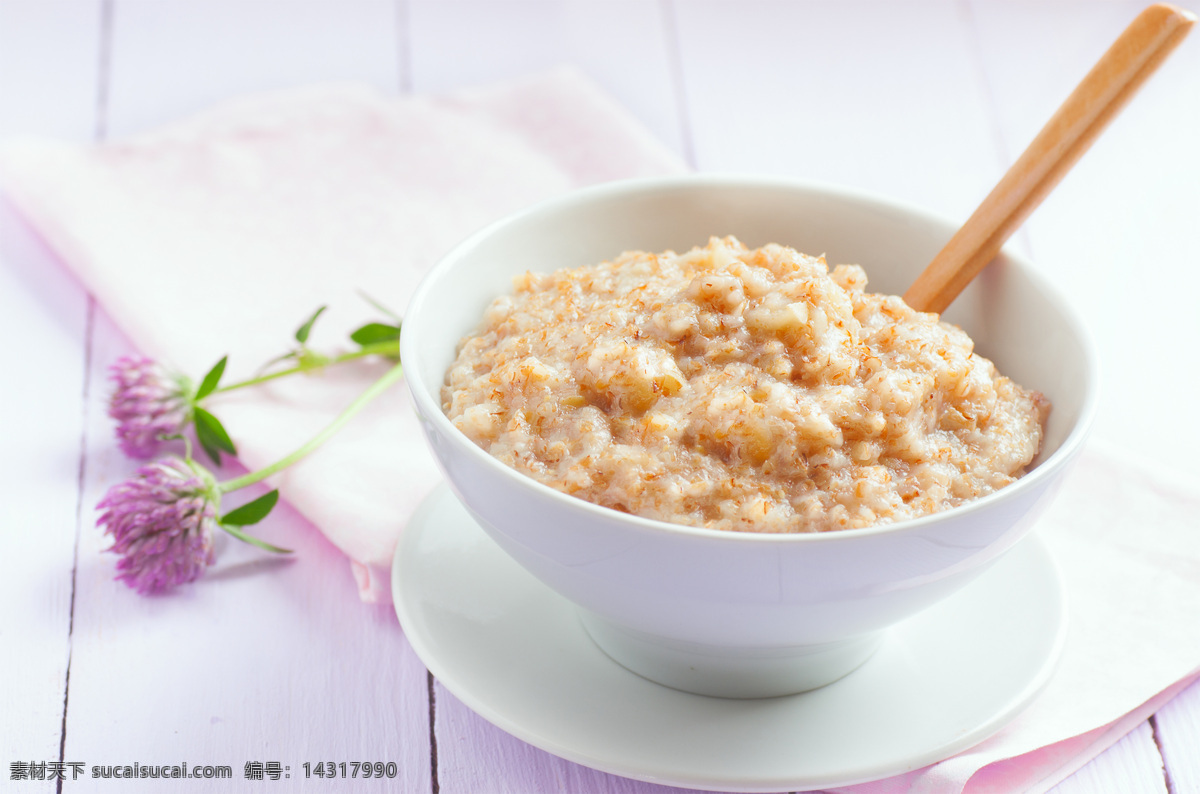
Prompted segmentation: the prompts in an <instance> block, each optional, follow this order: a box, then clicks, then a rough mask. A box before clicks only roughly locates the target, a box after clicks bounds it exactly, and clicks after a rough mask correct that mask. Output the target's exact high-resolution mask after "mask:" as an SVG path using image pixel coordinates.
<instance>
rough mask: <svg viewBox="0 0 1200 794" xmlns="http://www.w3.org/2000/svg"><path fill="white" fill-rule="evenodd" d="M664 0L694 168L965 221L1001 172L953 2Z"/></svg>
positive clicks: (975, 65)
mask: <svg viewBox="0 0 1200 794" xmlns="http://www.w3.org/2000/svg"><path fill="white" fill-rule="evenodd" d="M674 5H675V15H676V18H677V29H678V35H679V48H680V52H681V58H682V64H683V83H684V88H685V90H686V96H687V107H688V109H689V114H690V124H691V127H692V131H693V135H694V141H695V150H696V159H697V164H698V166H699V167H700V168H701V169H704V170H721V171H726V170H730V171H748V172H756V173H765V174H775V175H782V176H793V177H801V178H807V179H816V180H821V181H827V182H834V183H838V184H843V185H849V186H854V187H857V188H862V189H867V190H871V191H877V192H881V193H886V194H889V195H891V196H894V197H896V198H900V199H905V200H908V201H912V202H915V203H918V204H921V205H924V206H926V207H928V208H930V209H933V210H936V211H939V212H942V213H945V214H949V215H951V216H953V217H964V218H965V217H966V215H967V214H968V213H969V212H970V210H971V209H972V208H973V207H974V206H975V204H976V203H977V202H978V201H979V200H980V199H981V198H982V197H983V196H984V195H985V193H986V191H987V190H988V189H990V187H991V184H992V183H993V182H994V181H995V179H996V178H997V177H998V176H999V174H1000V168H999V159H998V154H997V150H996V146H995V141H994V135H993V130H992V127H991V122H990V120H989V118H988V115H987V109H986V104H985V94H984V90H983V83H982V80H981V76H980V73H979V68H978V63H977V60H976V55H975V53H974V51H973V49H972V48H971V46H970V42H969V39H968V36H967V35H966V33H967V17H966V16H965V15H964V14H963V13H962V8H961V6H960V5H959V4H957V3H954V2H951V0H946V1H945V2H922V3H919V4H917V3H890V2H886V0H852V2H844V3H836V4H835V3H778V2H770V1H769V0H756V1H754V2H741V3H731V2H724V1H720V0H719V1H717V2H714V1H713V0H705V1H704V2H698V1H697V2H677V3H675V4H674ZM818 253H819V252H818Z"/></svg>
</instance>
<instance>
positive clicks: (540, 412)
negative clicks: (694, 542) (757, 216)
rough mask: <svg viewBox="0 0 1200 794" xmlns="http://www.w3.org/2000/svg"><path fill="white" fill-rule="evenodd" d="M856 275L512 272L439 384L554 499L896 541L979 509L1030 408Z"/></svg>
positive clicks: (776, 268) (853, 268) (633, 256)
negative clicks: (900, 531)
mask: <svg viewBox="0 0 1200 794" xmlns="http://www.w3.org/2000/svg"><path fill="white" fill-rule="evenodd" d="M866 284H867V279H866V275H865V274H864V272H863V270H862V268H860V267H858V266H857V265H837V266H836V267H833V268H832V269H830V268H829V267H828V266H827V265H826V262H825V260H824V259H823V258H815V257H811V256H806V255H804V254H801V253H798V252H796V251H794V250H792V249H790V248H785V247H783V246H779V245H767V246H764V247H762V248H758V249H754V250H750V249H747V248H746V247H745V246H744V245H742V244H741V243H740V242H739V241H738V240H736V239H734V238H732V237H726V238H723V239H718V238H713V239H712V240H711V241H709V243H708V245H707V246H705V247H703V248H696V249H693V250H691V251H688V252H687V253H684V254H676V253H674V252H670V251H668V252H665V253H660V254H652V253H644V252H631V253H625V254H622V255H621V256H619V257H618V258H616V259H615V260H613V261H611V262H605V263H602V264H599V265H593V266H588V267H580V268H576V269H568V270H560V271H557V272H555V273H550V274H536V273H526V274H524V275H522V276H519V277H518V278H516V279H515V284H514V288H515V289H514V293H513V294H511V295H505V296H502V297H499V298H497V299H496V300H495V301H494V302H493V303H492V304H491V306H490V307H488V309H487V311H486V313H485V316H484V318H483V323H482V325H481V326H480V327H479V329H478V330H477V331H476V332H475V333H474V334H472V335H471V336H469V337H468V338H467V339H465V340H463V342H462V344H461V345H460V348H459V354H458V357H457V359H456V360H455V362H454V363H453V365H452V366H451V367H450V369H449V371H448V372H447V374H446V382H445V385H444V386H443V388H442V401H443V408H444V410H445V412H446V414H447V416H449V418H450V419H451V421H452V422H453V423H454V424H455V426H456V427H458V428H459V429H460V430H462V431H463V432H464V433H465V434H466V435H467V436H468V437H469V438H471V440H472V441H474V442H475V443H476V444H478V445H479V446H480V447H482V448H483V449H485V450H487V451H488V452H489V453H490V454H491V455H493V456H495V457H496V458H498V459H499V460H501V461H503V462H504V463H506V464H508V465H509V466H512V467H513V468H515V469H517V470H518V471H521V472H523V473H525V474H527V475H529V476H530V477H533V478H534V479H536V480H538V481H540V482H542V483H545V484H546V485H549V486H551V487H553V488H557V489H558V490H560V491H564V492H566V493H568V494H572V495H574V496H577V497H580V498H582V499H586V500H588V501H591V502H595V503H597V504H600V505H604V506H607V507H610V508H614V509H617V510H622V511H626V512H629V513H635V514H637V515H641V516H646V517H649V518H655V519H660V520H664V521H671V522H675V523H683V524H690V525H694V526H703V527H711V528H714V529H723V530H736V531H749V532H816V531H826V530H834V529H844V528H852V527H865V526H870V525H872V524H877V523H884V522H893V521H899V520H903V519H906V518H913V517H916V516H921V515H925V514H928V513H933V512H936V511H939V510H944V509H946V508H949V507H953V506H955V505H960V504H962V503H964V502H967V501H969V500H971V499H975V498H978V497H980V496H983V495H985V494H988V493H991V492H993V491H996V490H998V489H1000V488H1003V487H1004V486H1006V485H1008V484H1009V483H1011V482H1013V481H1014V480H1015V479H1016V478H1017V477H1018V476H1020V475H1021V474H1022V473H1023V471H1024V469H1025V467H1026V466H1027V465H1029V463H1030V461H1031V460H1032V459H1033V458H1034V456H1035V455H1036V454H1037V452H1038V448H1039V446H1040V443H1041V438H1042V424H1043V421H1044V419H1045V416H1046V413H1047V411H1048V410H1049V404H1048V403H1047V401H1046V400H1045V399H1044V398H1043V397H1042V396H1041V395H1040V394H1037V393H1036V392H1030V391H1027V390H1025V389H1023V388H1021V387H1020V386H1018V385H1017V384H1015V383H1013V382H1012V381H1011V380H1009V379H1008V378H1006V377H1004V376H1002V375H1000V374H999V373H998V372H997V371H996V368H995V367H994V366H993V364H992V363H991V362H990V361H988V360H987V359H985V358H982V357H981V356H978V355H976V354H974V353H973V352H972V346H973V345H972V342H971V339H970V338H969V337H968V336H967V335H966V334H965V333H964V332H963V331H962V330H960V329H958V328H957V327H955V326H952V325H949V324H947V323H944V322H941V321H940V320H939V319H938V317H937V315H934V314H926V313H921V312H917V311H914V310H913V309H911V308H909V307H908V306H907V305H906V304H905V303H904V302H903V300H901V299H900V298H898V297H895V296H887V295H879V294H874V293H870V292H867V291H866Z"/></svg>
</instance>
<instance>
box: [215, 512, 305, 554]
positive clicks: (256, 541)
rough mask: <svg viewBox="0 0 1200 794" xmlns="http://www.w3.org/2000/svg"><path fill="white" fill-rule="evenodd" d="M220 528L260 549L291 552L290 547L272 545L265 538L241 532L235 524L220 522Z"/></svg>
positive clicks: (284, 552)
mask: <svg viewBox="0 0 1200 794" xmlns="http://www.w3.org/2000/svg"><path fill="white" fill-rule="evenodd" d="M235 512H236V511H235ZM221 529H223V530H225V531H226V532H228V533H229V534H230V535H233V536H234V537H235V538H237V539H238V540H240V541H242V542H244V543H249V544H250V545H251V546H258V547H259V548H260V549H263V550H265V551H273V552H275V553H276V554H291V553H292V550H291V549H285V548H282V547H281V546H272V545H271V544H270V543H267V542H266V541H265V540H262V539H260V538H256V537H254V536H253V535H247V534H246V533H245V532H242V531H241V530H240V529H238V528H237V527H235V526H229V525H227V524H222V525H221Z"/></svg>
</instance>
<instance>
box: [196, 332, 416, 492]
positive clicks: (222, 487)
mask: <svg viewBox="0 0 1200 794" xmlns="http://www.w3.org/2000/svg"><path fill="white" fill-rule="evenodd" d="M394 344H395V343H393V345H394ZM363 349H364V350H366V348H365V347H364V348H363ZM348 355H349V354H348ZM363 355H366V354H365V353H364V354H363ZM403 376H404V367H403V365H401V364H397V365H395V366H394V367H392V368H391V369H390V370H388V371H387V374H385V375H384V376H383V377H382V378H380V379H379V380H377V381H375V383H373V384H371V387H370V388H369V389H367V390H366V391H365V392H363V393H362V394H360V395H359V396H358V399H356V400H355V401H354V402H352V403H350V406H349V407H348V408H346V410H344V411H342V413H341V414H339V415H338V418H337V419H334V420H333V421H332V422H330V423H329V425H328V426H327V427H326V428H325V429H324V430H322V431H321V432H320V433H317V434H316V435H315V436H313V438H312V439H311V440H310V441H309V442H308V443H307V444H305V445H304V446H302V447H300V448H299V449H297V450H296V451H295V452H293V453H292V454H290V455H288V456H287V457H285V458H281V459H279V460H277V461H275V462H274V463H272V464H271V465H270V466H266V467H264V468H261V469H259V470H258V471H252V472H250V473H249V474H244V475H242V476H241V477H238V478H236V479H233V480H226V481H225V482H223V483H219V484H218V485H217V489H218V490H219V491H220V492H221V493H229V492H230V491H236V490H238V489H239V488H245V487H246V486H247V485H253V484H254V483H256V482H258V481H259V480H264V479H266V478H267V477H270V476H271V475H272V474H274V473H276V472H278V471H282V470H283V469H286V468H287V467H288V466H291V465H292V464H293V463H295V462H296V461H298V460H300V459H301V458H303V457H304V456H305V455H308V454H309V453H310V452H312V451H313V450H315V449H316V448H317V447H319V446H321V445H322V444H324V443H325V442H326V441H327V440H328V439H329V437H330V436H332V435H333V434H334V433H336V432H337V431H339V430H341V429H342V425H344V424H346V422H349V421H350V419H351V418H353V417H354V415H355V414H357V413H358V412H359V411H361V410H362V409H363V407H364V406H366V404H367V403H369V402H371V400H373V399H375V398H376V397H378V396H379V395H380V394H382V393H383V392H384V391H386V390H387V388H388V387H389V386H391V385H392V384H393V383H395V382H396V381H398V380H400V378H401V377H403Z"/></svg>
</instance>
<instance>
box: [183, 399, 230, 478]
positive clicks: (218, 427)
mask: <svg viewBox="0 0 1200 794" xmlns="http://www.w3.org/2000/svg"><path fill="white" fill-rule="evenodd" d="M193 410H194V416H195V418H196V440H197V441H199V442H200V446H202V447H204V451H205V452H207V453H208V456H209V457H210V458H212V461H213V463H215V464H217V465H218V466H220V465H221V451H225V452H228V453H229V454H230V455H236V454H237V448H236V447H235V446H234V445H233V440H232V439H230V438H229V434H228V433H226V432H225V427H224V426H223V425H222V424H221V420H219V419H217V417H215V416H213V415H212V414H210V413H209V412H208V411H206V410H204V409H203V408H201V407H199V406H196V407H195V408H194V409H193Z"/></svg>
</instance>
